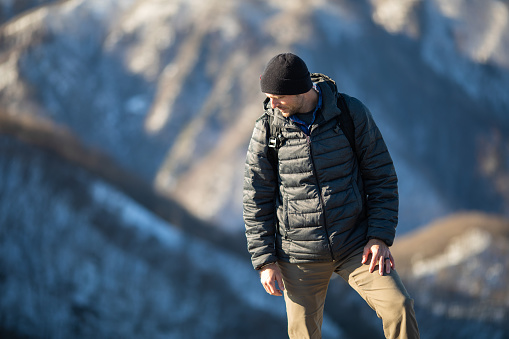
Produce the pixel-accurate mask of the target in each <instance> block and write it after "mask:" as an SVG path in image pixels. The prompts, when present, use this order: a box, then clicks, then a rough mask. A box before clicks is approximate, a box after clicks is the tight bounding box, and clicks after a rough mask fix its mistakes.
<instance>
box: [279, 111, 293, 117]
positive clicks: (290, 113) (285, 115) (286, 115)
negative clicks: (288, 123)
mask: <svg viewBox="0 0 509 339" xmlns="http://www.w3.org/2000/svg"><path fill="white" fill-rule="evenodd" d="M279 112H281V115H282V116H284V117H285V118H288V117H289V116H290V115H292V112H289V111H287V112H284V111H282V110H279Z"/></svg>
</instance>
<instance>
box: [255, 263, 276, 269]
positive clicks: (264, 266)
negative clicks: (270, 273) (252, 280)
mask: <svg viewBox="0 0 509 339" xmlns="http://www.w3.org/2000/svg"><path fill="white" fill-rule="evenodd" d="M275 263H276V262H275V261H273V262H269V263H266V264H263V265H262V266H260V267H258V268H257V269H256V270H257V271H262V270H263V269H264V268H266V267H267V266H269V265H272V264H275Z"/></svg>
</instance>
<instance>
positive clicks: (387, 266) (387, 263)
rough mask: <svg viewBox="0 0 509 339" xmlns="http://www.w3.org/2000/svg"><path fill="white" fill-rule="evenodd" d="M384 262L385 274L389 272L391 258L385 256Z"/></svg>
mask: <svg viewBox="0 0 509 339" xmlns="http://www.w3.org/2000/svg"><path fill="white" fill-rule="evenodd" d="M384 264H385V273H387V274H389V273H391V265H392V261H391V258H390V257H387V258H385V259H384Z"/></svg>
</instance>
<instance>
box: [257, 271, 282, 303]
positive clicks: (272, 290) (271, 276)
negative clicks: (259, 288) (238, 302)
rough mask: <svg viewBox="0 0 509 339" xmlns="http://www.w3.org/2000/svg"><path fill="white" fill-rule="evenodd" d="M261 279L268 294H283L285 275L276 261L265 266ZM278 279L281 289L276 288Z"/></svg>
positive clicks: (261, 272)
mask: <svg viewBox="0 0 509 339" xmlns="http://www.w3.org/2000/svg"><path fill="white" fill-rule="evenodd" d="M260 280H261V282H262V285H263V288H265V291H267V293H268V294H270V295H275V296H282V295H283V292H282V291H283V290H284V289H285V287H284V285H283V276H282V275H281V271H280V270H279V266H278V265H277V264H276V263H273V264H269V265H267V266H264V267H263V268H262V269H261V270H260ZM276 281H277V284H278V286H279V289H278V288H276V284H275V282H276Z"/></svg>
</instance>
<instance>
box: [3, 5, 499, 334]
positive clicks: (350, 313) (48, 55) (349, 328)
mask: <svg viewBox="0 0 509 339" xmlns="http://www.w3.org/2000/svg"><path fill="white" fill-rule="evenodd" d="M508 26H509V4H508V3H507V1H500V0H487V1H483V2H472V1H466V0H458V1H453V2H452V1H447V0H430V1H397V0H382V1H354V0H341V1H329V0H323V1H313V2H311V1H305V0H298V1H297V0H296V1H269V0H246V1H235V0H221V1H218V0H208V1H200V0H195V1H189V0H186V1H184V0H174V1H159V0H143V1H142V0H86V1H85V0H66V1H44V0H24V1H11V0H0V148H1V152H0V211H1V213H0V232H1V233H0V241H1V244H2V245H1V246H0V251H1V252H2V256H0V284H1V290H2V291H5V293H4V292H2V298H1V299H0V331H2V332H1V336H2V337H4V336H11V337H36V336H40V337H89V336H90V334H91V333H94V334H96V333H99V334H102V335H103V336H106V337H108V336H122V337H129V336H136V337H139V336H145V337H158V336H165V337H176V338H179V337H186V338H187V337H190V338H192V337H208V338H209V337H221V338H224V337H231V338H236V337H247V338H249V337H257V335H262V334H263V337H267V338H269V337H271V335H273V336H272V337H277V338H279V337H284V336H285V334H284V326H285V324H284V322H285V316H284V305H282V302H281V300H276V301H275V300H274V299H273V298H268V296H266V295H265V294H264V293H262V292H263V290H262V289H261V288H260V286H259V282H258V277H257V276H256V274H255V272H253V271H252V269H251V268H250V264H249V260H248V258H247V253H246V250H245V239H244V238H243V222H242V206H241V201H242V176H243V163H244V157H245V153H246V149H247V144H248V142H249V138H250V135H251V132H252V128H253V124H254V121H255V119H256V118H257V117H258V116H260V115H261V113H262V111H261V102H262V100H263V98H264V96H263V94H262V93H260V91H259V74H260V73H261V72H262V70H263V68H264V66H265V64H266V62H267V61H268V60H269V59H270V58H271V57H272V56H273V55H275V54H276V53H279V52H283V51H292V52H295V53H297V54H298V55H300V56H301V57H302V58H303V59H304V60H305V61H306V62H307V64H308V66H309V68H310V70H311V71H312V72H322V73H325V74H328V75H330V76H331V77H332V78H334V79H335V80H336V81H337V83H338V86H339V88H340V90H341V91H343V92H346V93H348V94H350V95H354V96H356V97H358V98H359V99H361V100H362V101H363V102H364V103H365V104H366V105H367V106H368V107H369V108H370V110H371V111H372V113H373V116H374V118H375V120H376V121H377V123H378V125H379V127H380V129H381V131H382V133H383V135H384V137H385V140H386V142H387V144H388V146H389V149H390V151H391V155H392V156H393V159H394V162H395V165H396V170H397V172H398V177H399V187H400V198H401V199H400V202H401V203H400V223H399V226H398V236H403V237H401V238H399V237H398V238H397V240H396V245H395V247H394V251H396V255H397V258H398V265H399V266H398V267H400V268H401V273H402V275H404V277H405V282H406V281H407V280H408V287H409V289H410V290H411V293H412V295H413V296H415V299H416V307H417V315H418V318H419V319H418V320H419V323H420V324H421V327H422V332H423V338H441V337H443V336H444V334H445V335H447V336H450V337H453V338H469V337H471V336H472V335H473V334H474V333H475V337H476V338H477V337H478V338H496V337H499V338H500V337H501V338H505V337H507V333H508V332H509V331H508V330H507V328H506V326H505V324H504V322H503V319H504V318H506V317H507V303H506V302H505V301H504V300H506V299H507V296H506V294H505V292H504V291H503V289H501V287H500V286H505V285H506V281H507V275H505V273H503V270H502V272H501V271H500V267H501V266H500V265H503V263H504V262H505V260H504V258H505V257H504V256H503V255H504V254H506V253H507V252H505V249H506V245H505V242H504V241H505V240H504V239H505V238H504V237H505V236H506V233H504V232H505V231H503V230H505V229H507V227H506V226H507V224H506V223H505V222H504V221H502V220H505V219H503V218H507V217H508V216H509V163H508V162H507V159H509V147H508V145H509V116H508V115H507V111H508V110H509V96H508V95H507V93H506V92H507V90H506V89H507V88H509V61H508V60H509V57H508V56H509V34H508V33H507V32H509V30H508ZM464 211H477V212H476V213H480V214H465V215H463V216H459V217H457V218H458V219H451V220H454V221H448V220H449V219H438V221H436V220H437V218H443V217H445V216H447V215H451V214H452V213H459V212H464ZM471 213H474V212H471ZM482 213H487V214H488V216H486V215H485V214H482ZM495 216H496V217H495ZM454 218H456V217H454ZM444 220H445V221H444ZM435 221H436V224H433V223H434V222H435ZM427 225H430V226H427ZM468 225H475V227H474V226H472V227H471V226H468ZM489 225H498V226H489ZM414 232H417V233H414ZM421 232H422V233H421ZM463 233H465V237H464V238H462V237H461V236H460V235H461V234H463ZM458 236H460V238H459V239H460V240H458V239H457V237H458ZM407 237H408V238H407ZM461 239H463V240H461ZM465 239H466V240H465ZM474 240H475V241H474ZM465 243H468V244H470V243H472V244H473V245H472V246H473V249H472V251H473V252H472V253H473V254H472V255H471V256H468V258H469V259H468V260H469V261H468V263H469V264H464V263H465V258H466V257H465V255H466V254H465V253H464V252H462V250H458V248H463V247H468V246H467V245H461V244H465ZM184 244H186V245H184ZM431 245H432V246H431ZM431 249H433V251H431ZM429 251H431V252H429ZM455 251H456V252H455ZM458 251H459V252H460V254H461V255H459V254H457V252H458ZM415 253H420V254H419V255H421V257H415V255H414V254H415ZM451 253H452V254H451ZM200 254H201V255H200ZM454 255H459V259H458V258H456V259H455V260H457V261H454V260H453V261H451V260H452V259H450V258H449V257H450V256H452V257H453V258H454ZM160 258H165V259H169V260H168V261H162V260H161V259H160ZM411 258H414V259H411ZM412 260H414V261H412ZM458 260H459V261H458ZM168 262H171V265H169V264H168ZM217 262H221V263H223V262H227V263H228V265H227V266H230V265H231V266H233V267H235V269H234V270H235V274H228V273H227V272H225V271H223V270H218V269H217V268H216V263H217ZM471 262H472V263H473V264H470V263H471ZM415 263H419V265H416V264H415ZM422 263H424V264H423V265H424V266H425V267H426V268H428V269H427V270H423V269H422V266H423V265H421V264H422ZM472 267H473V268H475V269H472ZM400 268H398V270H399V269H400ZM131 270H137V272H138V274H137V275H133V274H131V273H132V272H131ZM480 272H482V273H483V275H480ZM141 277H143V278H150V279H148V281H146V279H141ZM458 277H461V279H458ZM237 279H241V280H237ZM483 279H485V280H486V281H483ZM458 281H459V283H458ZM188 286H191V287H192V288H191V289H189V288H186V287H188ZM239 286H241V287H239ZM239 289H242V291H243V292H245V293H240V291H239ZM232 291H234V292H235V293H233V294H232V293H231V292H232ZM260 293H261V294H260ZM168 305H171V306H168ZM47 309H49V310H51V311H48V312H43V311H41V310H47ZM38 310H39V311H38ZM176 310H179V312H176ZM200 310H206V311H208V312H206V313H207V316H206V317H204V316H202V313H201V312H199V311H200ZM41 314H43V317H42V318H41V317H40V315H41ZM233 315H235V316H233ZM324 322H325V323H324V331H325V333H326V334H327V338H336V337H337V338H349V337H352V338H356V337H359V335H360V336H361V337H374V338H378V337H381V336H382V334H381V324H380V322H379V320H378V319H377V318H376V316H375V315H374V314H373V312H372V311H371V310H370V309H369V307H367V306H366V305H365V304H364V303H363V302H361V301H360V299H359V297H358V296H357V295H355V294H354V293H352V292H351V291H350V289H349V288H347V287H346V285H345V284H344V283H343V282H342V281H340V279H335V280H333V282H332V283H331V288H330V289H329V298H328V301H327V305H326V317H325V320H324ZM189 324H193V325H192V326H189ZM261 324H263V325H261ZM267 324H271V325H267ZM361 324H362V326H360V325H361ZM264 331H266V332H264ZM198 332H199V333H198ZM269 333H270V334H269Z"/></svg>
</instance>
